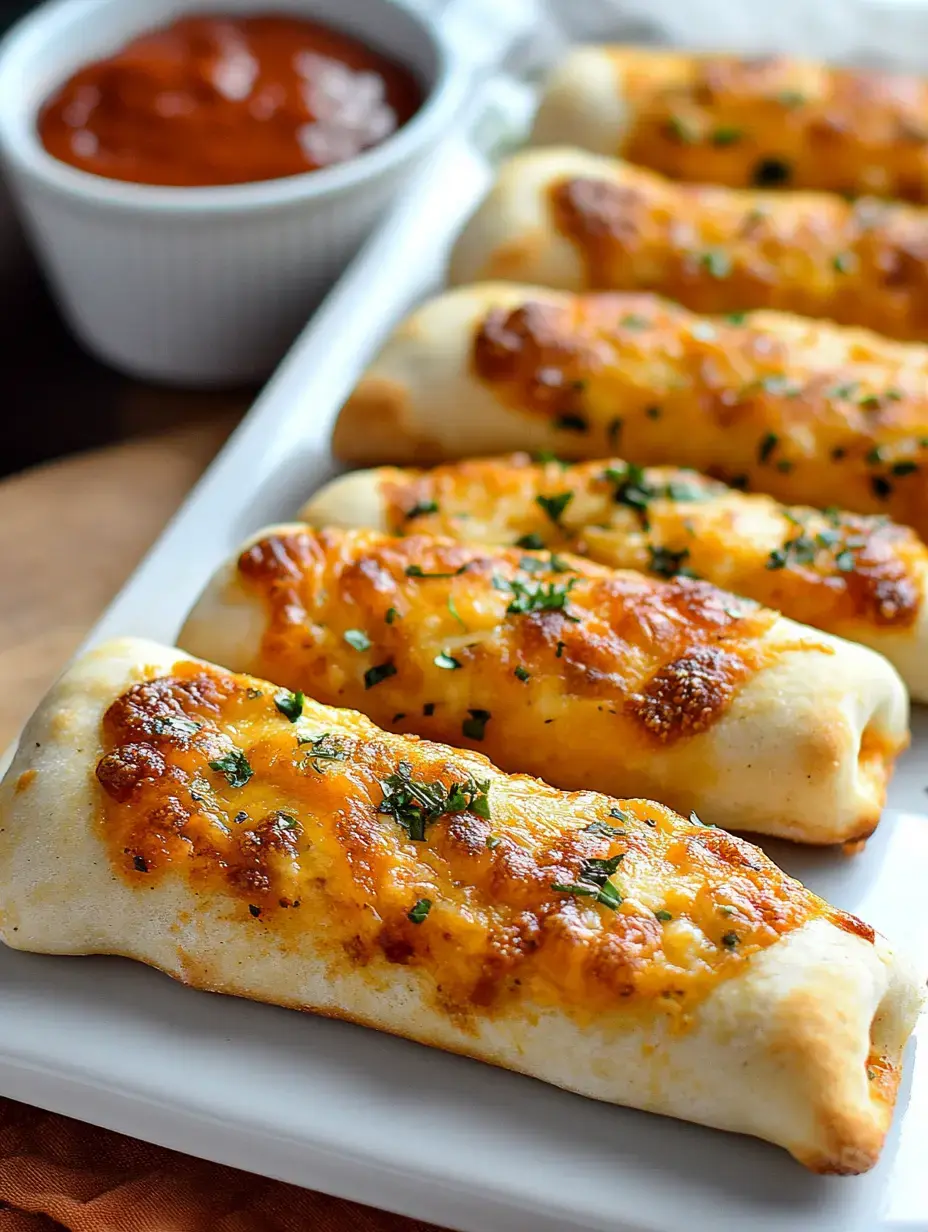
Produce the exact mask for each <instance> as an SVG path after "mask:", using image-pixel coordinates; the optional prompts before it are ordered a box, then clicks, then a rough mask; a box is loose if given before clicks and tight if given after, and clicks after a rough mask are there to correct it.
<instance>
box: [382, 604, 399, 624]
mask: <svg viewBox="0 0 928 1232" xmlns="http://www.w3.org/2000/svg"><path fill="white" fill-rule="evenodd" d="M399 619H400V614H399V612H398V611H397V610H396V608H395V607H388V608H387V614H386V616H384V620H385V621H386V622H387V624H388V625H392V624H393V622H394V621H396V620H399Z"/></svg>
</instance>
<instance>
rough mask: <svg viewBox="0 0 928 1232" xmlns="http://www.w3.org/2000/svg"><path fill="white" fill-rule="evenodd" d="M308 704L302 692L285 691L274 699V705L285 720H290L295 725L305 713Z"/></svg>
mask: <svg viewBox="0 0 928 1232" xmlns="http://www.w3.org/2000/svg"><path fill="white" fill-rule="evenodd" d="M305 702H306V696H305V694H304V693H303V692H302V691H301V690H299V689H298V690H297V691H296V693H291V692H289V690H287V689H284V690H283V691H282V692H280V693H278V694H276V696H275V697H274V705H275V706H276V707H277V709H278V710H279V711H280V713H281V714H282V715H284V717H285V718H288V719H289V720H290V722H291V723H295V722H296V721H297V719H298V718H299V717H300V715H301V714H302V713H303V706H304V704H305Z"/></svg>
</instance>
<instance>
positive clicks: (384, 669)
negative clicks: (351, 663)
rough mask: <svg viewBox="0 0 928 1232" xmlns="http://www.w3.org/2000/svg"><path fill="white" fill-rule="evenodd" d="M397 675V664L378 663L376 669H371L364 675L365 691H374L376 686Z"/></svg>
mask: <svg viewBox="0 0 928 1232" xmlns="http://www.w3.org/2000/svg"><path fill="white" fill-rule="evenodd" d="M395 675H396V664H395V663H378V664H377V665H376V666H375V667H369V668H368V669H367V671H366V672H365V673H364V687H365V689H372V688H373V687H374V686H375V685H378V684H380V683H381V682H382V681H384V680H389V679H390V677H391V676H395Z"/></svg>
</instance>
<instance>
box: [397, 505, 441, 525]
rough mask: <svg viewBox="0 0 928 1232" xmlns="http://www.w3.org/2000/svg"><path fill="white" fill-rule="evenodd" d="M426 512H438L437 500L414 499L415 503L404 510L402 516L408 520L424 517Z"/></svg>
mask: <svg viewBox="0 0 928 1232" xmlns="http://www.w3.org/2000/svg"><path fill="white" fill-rule="evenodd" d="M427 513H438V502H437V501H433V500H429V501H416V503H415V504H414V505H413V507H412V508H411V509H407V510H406V512H405V513H404V514H403V517H404V518H405V519H406V520H407V522H408V521H409V520H410V518H421V517H424V516H425V514H427Z"/></svg>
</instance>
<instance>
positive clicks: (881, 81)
mask: <svg viewBox="0 0 928 1232" xmlns="http://www.w3.org/2000/svg"><path fill="white" fill-rule="evenodd" d="M608 53H609V55H610V58H611V60H612V61H613V63H614V65H615V68H616V74H617V82H616V84H617V89H619V90H620V91H621V94H622V97H623V99H624V101H625V104H626V106H627V107H628V109H629V112H630V114H631V123H630V126H629V128H628V130H627V131H626V133H625V138H624V142H623V145H622V149H621V153H622V154H623V155H624V156H625V157H626V158H628V160H629V161H630V162H633V163H638V164H640V165H642V166H646V167H652V168H653V169H654V170H656V171H660V172H662V173H663V174H664V175H666V176H668V177H670V178H671V179H674V180H691V181H695V182H700V183H703V184H725V185H727V186H729V187H732V188H749V187H751V186H752V185H758V184H768V185H770V186H774V185H776V186H780V187H784V188H804V189H819V190H824V191H827V192H840V193H847V194H850V195H852V196H862V195H865V194H867V193H872V194H874V195H876V196H882V197H896V198H899V199H907V200H911V201H916V202H926V201H928V122H926V116H928V82H925V81H924V80H923V79H921V78H919V77H915V76H904V75H902V74H889V73H880V72H874V71H870V70H866V69H859V68H855V69H848V68H836V67H832V66H829V65H824V64H817V63H810V62H808V61H801V60H795V59H792V58H790V57H787V56H758V57H750V58H743V57H739V56H731V55H722V56H719V55H710V56H694V55H689V54H686V53H680V52H672V51H663V50H657V51H650V50H647V49H644V48H640V47H636V48H624V47H616V48H610V49H608ZM580 144H582V142H580ZM617 152H619V151H617Z"/></svg>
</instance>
